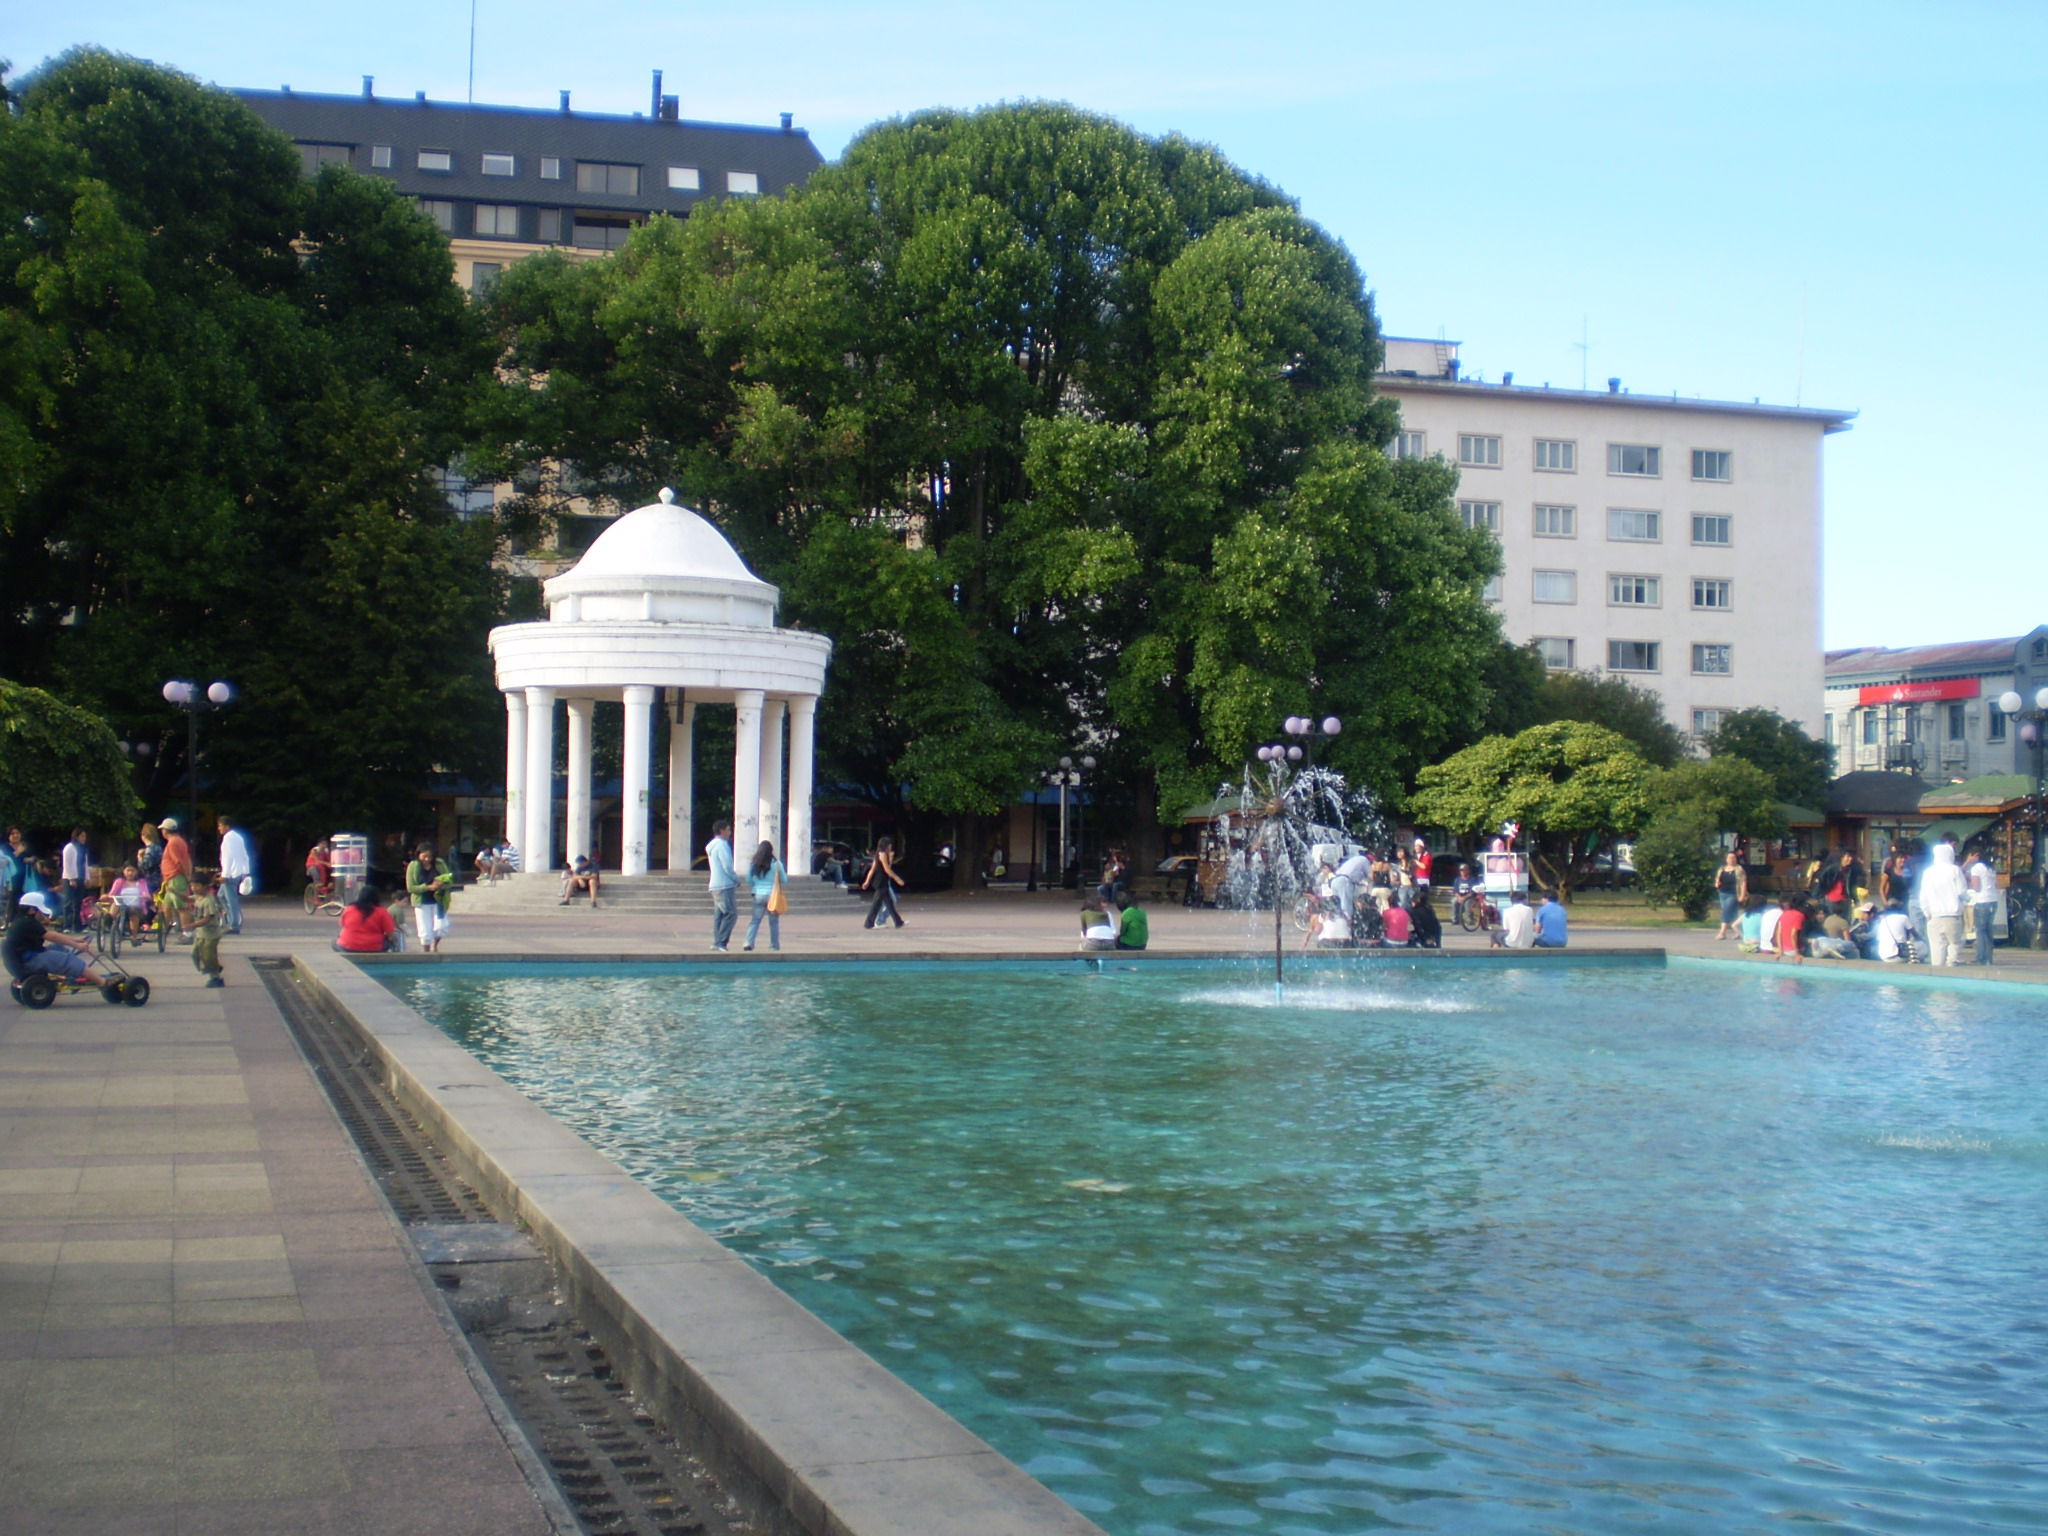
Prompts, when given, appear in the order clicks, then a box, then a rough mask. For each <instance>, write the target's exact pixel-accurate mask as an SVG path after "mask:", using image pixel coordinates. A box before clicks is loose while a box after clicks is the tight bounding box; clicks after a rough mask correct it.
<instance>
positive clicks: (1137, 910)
mask: <svg viewBox="0 0 2048 1536" xmlns="http://www.w3.org/2000/svg"><path fill="white" fill-rule="evenodd" d="M1151 941H1152V925H1151V921H1150V919H1148V918H1147V917H1146V916H1145V909H1144V908H1143V907H1141V906H1139V905H1138V898H1137V897H1135V896H1127V897H1125V898H1124V905H1123V912H1122V914H1121V915H1120V916H1119V917H1118V919H1117V925H1116V947H1117V948H1118V949H1143V948H1144V947H1145V946H1146V945H1147V944H1149V943H1150V942H1151Z"/></svg>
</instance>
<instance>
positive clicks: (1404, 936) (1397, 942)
mask: <svg viewBox="0 0 2048 1536" xmlns="http://www.w3.org/2000/svg"><path fill="white" fill-rule="evenodd" d="M1380 930H1381V941H1382V942H1383V943H1384V944H1385V945H1386V946H1387V948H1389V949H1406V948H1407V947H1408V941H1409V940H1410V939H1412V938H1414V937H1415V920H1414V917H1413V915H1412V914H1411V913H1410V912H1409V910H1408V909H1407V908H1406V907H1404V906H1400V905H1399V904H1396V905H1393V906H1389V907H1388V908H1387V910H1386V911H1384V912H1382V913H1381V914H1380Z"/></svg>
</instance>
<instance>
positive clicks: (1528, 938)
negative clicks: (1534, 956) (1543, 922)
mask: <svg viewBox="0 0 2048 1536" xmlns="http://www.w3.org/2000/svg"><path fill="white" fill-rule="evenodd" d="M1500 920H1501V947H1502V948H1503V949H1534V948H1535V947H1536V909H1535V908H1534V907H1532V906H1530V905H1529V894H1528V892H1526V891H1517V892H1515V899H1514V900H1513V901H1511V902H1509V903H1508V909H1507V911H1505V912H1503V913H1502V914H1501V918H1500Z"/></svg>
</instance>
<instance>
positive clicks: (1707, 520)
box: [1378, 337, 1855, 736]
mask: <svg viewBox="0 0 2048 1536" xmlns="http://www.w3.org/2000/svg"><path fill="white" fill-rule="evenodd" d="M1386 349H1387V358H1386V365H1385V371H1384V372H1383V373H1382V374H1381V375H1380V376H1379V381H1378V382H1379V387H1380V388H1381V390H1382V391H1383V392H1385V393H1386V394H1388V395H1390V396H1391V397H1393V398H1394V399H1395V400H1397V401H1399V402H1400V406H1401V421H1402V431H1401V434H1400V436H1399V437H1398V438H1397V439H1396V441H1395V444H1394V448H1393V451H1394V452H1395V453H1396V454H1397V455H1399V456H1401V457H1417V458H1419V457H1423V456H1426V455H1429V454H1440V455H1442V456H1443V457H1444V458H1446V459H1448V460H1450V461H1451V462H1452V463H1454V464H1456V465H1457V466H1458V493H1457V494H1458V510H1459V512H1460V514H1461V515H1462V516H1463V517H1464V519H1465V522H1466V524H1467V526H1470V527H1484V528H1486V529H1488V530H1489V531H1491V532H1492V533H1493V534H1494V535H1495V536H1496V537H1497V538H1499V540H1500V543H1501V552H1502V555H1503V559H1504V564H1505V571H1504V573H1503V574H1502V576H1501V577H1500V578H1499V579H1498V581H1497V582H1496V583H1495V585H1494V587H1493V588H1491V589H1490V590H1489V592H1488V596H1489V597H1490V598H1491V599H1492V600H1493V601H1494V602H1496V603H1497V604H1498V605H1499V607H1500V613H1501V621H1502V626H1503V628H1504V629H1505V630H1506V632H1507V635H1508V638H1509V639H1511V640H1514V641H1517V642H1521V641H1531V640H1533V641H1534V642H1535V643H1536V644H1537V646H1538V647H1539V648H1540V649H1541V650H1542V652H1543V656H1544V660H1545V661H1546V662H1547V663H1548V664H1549V665H1550V666H1551V667H1553V668H1558V669H1568V668H1569V669H1577V670H1580V671H1588V672H1590V671H1604V672H1613V673H1616V674H1619V675H1621V676H1624V677H1627V678H1628V679H1629V680H1630V681H1631V682H1634V683H1638V684H1640V685H1642V686H1644V687H1648V688H1652V689H1654V690H1656V692H1657V693H1658V694H1659V695H1660V696H1661V697H1662V699H1663V700H1664V711H1665V716H1666V718H1667V719H1669V720H1670V721H1671V723H1672V724H1673V725H1674V726H1676V727H1677V728H1678V729H1679V730H1681V731H1684V732H1687V733H1690V734H1694V735H1703V734H1705V733H1706V732H1708V731H1711V730H1713V729H1714V727H1715V726H1716V725H1718V724H1719V723H1720V720H1721V717H1722V716H1723V715H1724V714H1726V713H1728V712H1729V711H1732V710H1737V709H1750V708H1765V709H1774V710H1776V711H1777V712H1778V713H1779V714H1781V715H1783V716H1784V717H1785V718H1786V719H1788V720H1795V721H1797V722H1799V724H1800V725H1801V726H1802V727H1804V728H1805V729H1806V730H1807V731H1809V732H1810V733H1812V734H1813V735H1815V736H1818V735H1820V733H1821V729H1822V720H1821V711H1820V709H1819V708H1818V704H1819V700H1820V698H1821V692H1822V652H1821V507H1822V492H1821V484H1822V477H1821V440H1822V439H1823V438H1824V437H1826V436H1827V434H1829V433H1831V432H1840V431H1843V430H1844V429H1846V427H1847V426H1848V424H1849V422H1850V421H1851V420H1852V419H1853V418H1854V416H1855V413H1854V412H1853V411H1829V410H1813V409H1805V408H1800V407H1792V406H1773V405H1762V404H1755V405H1738V404H1733V403H1730V402H1727V401H1712V400H1686V399H1681V398H1679V397H1677V396H1670V397H1665V396H1659V395H1636V394H1629V393H1627V392H1626V391H1624V390H1623V389H1622V387H1621V381H1620V380H1619V379H1610V380H1608V388H1607V390H1606V392H1604V393H1600V392H1595V391H1589V390H1582V389H1552V388H1551V387H1550V386H1549V385H1547V384H1546V385H1542V386H1536V387H1532V386H1529V385H1518V384H1515V383H1514V382H1513V379H1514V375H1513V374H1507V375H1505V376H1504V377H1503V379H1502V382H1500V383H1499V384H1487V383H1480V382H1475V381H1471V380H1466V379H1462V378H1460V377H1459V366H1458V344H1457V343H1456V342H1444V341H1418V340H1413V339H1409V338H1401V337H1389V338H1387V340H1386Z"/></svg>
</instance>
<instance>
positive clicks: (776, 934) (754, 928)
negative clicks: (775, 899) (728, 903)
mask: <svg viewBox="0 0 2048 1536" xmlns="http://www.w3.org/2000/svg"><path fill="white" fill-rule="evenodd" d="M764 916H765V917H766V918H767V919H768V947H769V948H770V949H780V948H782V914H781V913H780V912H770V911H769V910H768V898H767V897H766V896H756V897H755V898H754V915H753V917H752V918H751V919H750V920H749V921H748V923H747V948H749V949H752V948H753V947H754V935H755V934H757V933H759V932H760V931H761V919H762V918H763V917H764Z"/></svg>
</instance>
